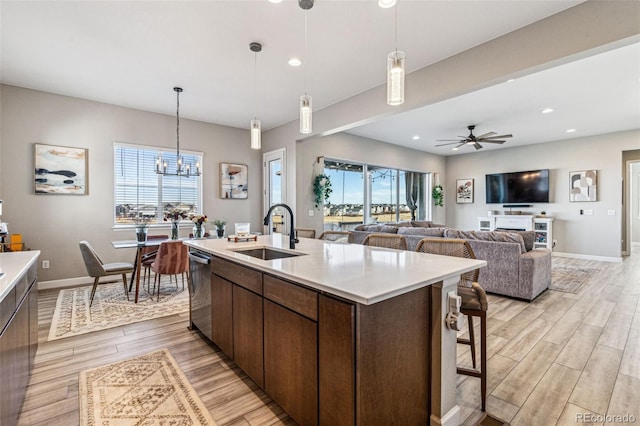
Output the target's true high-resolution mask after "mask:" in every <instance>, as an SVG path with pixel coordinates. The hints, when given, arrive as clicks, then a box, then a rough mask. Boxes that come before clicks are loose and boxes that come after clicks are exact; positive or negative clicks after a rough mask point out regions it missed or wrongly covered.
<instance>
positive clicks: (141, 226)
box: [136, 221, 149, 243]
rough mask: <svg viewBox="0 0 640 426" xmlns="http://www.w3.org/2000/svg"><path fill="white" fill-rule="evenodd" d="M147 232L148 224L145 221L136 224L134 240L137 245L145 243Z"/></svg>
mask: <svg viewBox="0 0 640 426" xmlns="http://www.w3.org/2000/svg"><path fill="white" fill-rule="evenodd" d="M148 230H149V224H148V223H147V222H146V221H139V222H136V240H137V241H138V242H139V243H144V242H145V241H147V231H148Z"/></svg>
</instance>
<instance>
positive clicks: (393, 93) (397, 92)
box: [387, 5, 405, 105]
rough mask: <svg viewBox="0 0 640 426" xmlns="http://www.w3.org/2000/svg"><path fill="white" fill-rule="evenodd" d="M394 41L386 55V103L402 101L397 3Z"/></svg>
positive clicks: (402, 83)
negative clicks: (393, 46) (394, 46)
mask: <svg viewBox="0 0 640 426" xmlns="http://www.w3.org/2000/svg"><path fill="white" fill-rule="evenodd" d="M394 12H395V22H394V27H395V43H396V48H395V50H394V51H393V52H391V53H389V56H388V57H387V104H389V105H402V104H403V103H404V60H405V56H404V52H401V51H399V50H398V5H396V6H395V11H394Z"/></svg>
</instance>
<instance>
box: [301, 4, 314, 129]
mask: <svg viewBox="0 0 640 426" xmlns="http://www.w3.org/2000/svg"><path fill="white" fill-rule="evenodd" d="M298 4H299V5H300V8H301V9H303V10H304V11H305V12H304V63H305V65H304V95H302V96H300V133H304V134H307V133H311V132H312V128H313V106H312V103H311V96H309V95H308V94H307V87H308V78H307V75H308V73H307V67H308V66H309V60H308V58H307V10H309V9H311V8H312V7H313V0H299V2H298Z"/></svg>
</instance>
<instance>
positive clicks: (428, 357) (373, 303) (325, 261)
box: [185, 234, 486, 425]
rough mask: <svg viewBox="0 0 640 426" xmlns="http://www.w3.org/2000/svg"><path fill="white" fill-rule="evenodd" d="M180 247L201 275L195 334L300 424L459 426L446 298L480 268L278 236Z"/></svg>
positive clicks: (190, 243)
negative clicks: (204, 268) (293, 242)
mask: <svg viewBox="0 0 640 426" xmlns="http://www.w3.org/2000/svg"><path fill="white" fill-rule="evenodd" d="M185 244H187V245H188V246H189V247H190V252H191V253H192V255H194V258H192V260H193V259H195V258H196V257H195V256H200V259H202V258H207V259H208V260H207V261H206V262H207V263H208V265H209V270H208V272H207V273H206V274H203V273H202V272H200V273H198V274H196V275H193V274H194V270H193V269H192V275H193V277H192V278H194V279H193V280H192V281H193V282H195V283H196V284H197V286H198V288H192V286H190V290H191V291H192V293H194V294H195V293H197V294H198V295H199V296H197V297H195V298H192V321H191V322H192V325H193V326H195V327H197V328H199V329H200V330H201V331H202V332H203V334H204V335H205V336H206V337H207V338H209V339H211V340H212V341H213V342H214V343H216V345H218V346H219V347H220V349H221V350H222V351H223V352H225V353H226V354H227V355H228V356H229V357H230V358H231V359H233V360H234V361H235V362H236V364H238V366H239V367H240V368H242V369H243V370H244V371H245V372H246V373H247V375H248V376H249V377H251V378H252V379H253V380H254V381H255V382H256V384H257V385H258V386H260V387H261V388H262V389H264V390H265V392H266V393H267V394H269V395H270V396H271V397H272V398H273V399H274V400H275V401H276V402H277V403H278V404H279V405H280V406H281V407H282V408H283V409H284V410H285V411H286V412H287V413H288V414H289V415H290V416H291V417H292V418H293V419H294V420H295V421H296V422H298V423H299V424H302V425H307V424H309V425H315V424H323V425H324V424H327V425H328V424H331V425H342V424H345V425H354V424H358V425H377V424H384V425H388V424H402V425H412V424H416V425H418V424H421V425H424V424H429V423H430V424H447V425H449V424H457V423H458V420H459V411H458V407H457V405H456V403H455V384H456V365H455V358H456V333H455V331H452V330H449V329H447V328H446V327H445V321H444V318H445V315H446V312H447V293H449V292H451V291H455V289H456V285H457V283H458V280H459V276H460V274H461V273H463V272H466V271H469V270H472V269H475V268H478V267H482V266H484V265H486V263H485V262H484V261H481V260H469V259H459V258H453V257H444V256H437V255H428V254H424V253H414V252H409V251H397V250H389V249H382V248H376V247H367V246H362V245H357V244H341V243H332V242H325V241H320V240H311V239H304V238H303V239H301V240H300V243H299V244H297V246H296V249H295V250H289V249H288V247H289V241H288V237H287V236H282V235H279V234H275V235H272V236H261V237H258V240H257V241H255V242H253V241H251V242H241V243H234V242H228V241H226V240H223V239H220V240H215V239H210V240H188V241H186V242H185ZM262 248H269V249H271V250H273V252H271V253H270V255H274V254H278V252H280V253H284V254H283V256H287V255H291V254H296V255H295V256H293V257H285V258H275V259H273V260H263V259H261V258H256V257H254V256H255V255H260V253H261V252H262ZM246 249H255V250H252V252H245V253H241V252H240V251H242V250H246ZM267 257H269V256H267ZM191 263H192V265H195V264H197V263H198V262H191ZM204 263H205V262H203V261H200V264H204ZM207 274H208V275H207ZM207 276H208V277H209V278H207ZM203 283H204V284H205V285H204V287H205V288H204V289H203ZM203 294H204V295H205V296H204V297H202V295H203ZM192 296H193V295H192ZM203 313H205V315H203Z"/></svg>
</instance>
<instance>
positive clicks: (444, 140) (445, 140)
mask: <svg viewBox="0 0 640 426" xmlns="http://www.w3.org/2000/svg"><path fill="white" fill-rule="evenodd" d="M463 139H464V138H463ZM454 141H455V142H462V141H461V140H460V139H436V142H454Z"/></svg>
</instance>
